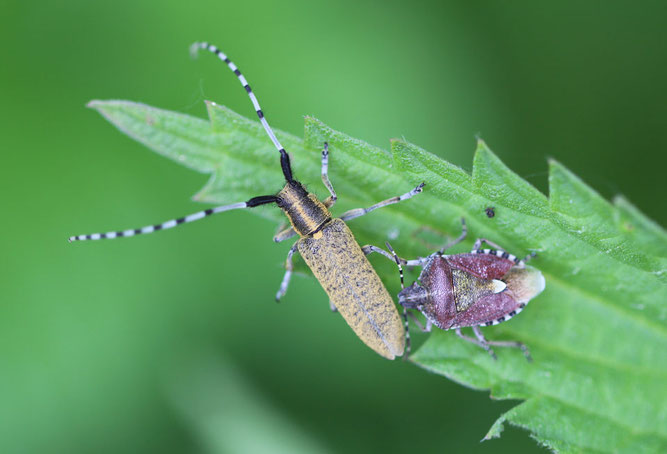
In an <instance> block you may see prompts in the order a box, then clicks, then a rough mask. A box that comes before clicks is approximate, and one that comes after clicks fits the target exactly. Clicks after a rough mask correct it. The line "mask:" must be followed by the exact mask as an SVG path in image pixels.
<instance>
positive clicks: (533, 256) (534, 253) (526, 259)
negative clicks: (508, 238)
mask: <svg viewBox="0 0 667 454" xmlns="http://www.w3.org/2000/svg"><path fill="white" fill-rule="evenodd" d="M536 256H537V252H535V251H533V252H531V253H530V254H528V255H527V256H525V257H524V258H523V260H521V261H522V262H524V263H525V262H527V261H529V260H531V259H534V258H535V257H536Z"/></svg>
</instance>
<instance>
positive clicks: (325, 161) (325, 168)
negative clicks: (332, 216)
mask: <svg viewBox="0 0 667 454" xmlns="http://www.w3.org/2000/svg"><path fill="white" fill-rule="evenodd" d="M322 183H324V186H326V187H327V189H328V190H329V194H331V196H329V197H327V199H326V200H325V201H324V205H325V206H326V207H327V208H331V207H332V206H334V203H336V200H338V197H337V196H336V191H334V188H333V185H332V184H331V181H329V144H328V143H327V142H324V149H323V150H322Z"/></svg>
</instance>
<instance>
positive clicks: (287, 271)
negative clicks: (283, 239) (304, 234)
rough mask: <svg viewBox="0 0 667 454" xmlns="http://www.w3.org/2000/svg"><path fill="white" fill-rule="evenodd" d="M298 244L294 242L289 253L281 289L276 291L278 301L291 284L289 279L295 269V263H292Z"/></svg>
mask: <svg viewBox="0 0 667 454" xmlns="http://www.w3.org/2000/svg"><path fill="white" fill-rule="evenodd" d="M296 245H297V243H294V246H292V247H291V248H290V250H289V252H288V253H287V259H286V260H285V275H284V276H283V281H282V282H281V283H280V289H279V290H278V292H277V293H276V302H277V303H278V302H280V298H282V297H283V296H284V295H285V293H286V292H287V286H288V285H289V281H290V279H291V278H292V270H293V269H294V265H292V256H293V255H294V253H295V252H296Z"/></svg>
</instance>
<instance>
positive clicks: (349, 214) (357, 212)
mask: <svg viewBox="0 0 667 454" xmlns="http://www.w3.org/2000/svg"><path fill="white" fill-rule="evenodd" d="M425 184H426V183H421V184H420V185H419V186H417V187H416V188H414V189H413V190H412V191H410V192H406V193H405V194H403V195H400V196H396V197H392V198H390V199H387V200H383V201H382V202H379V203H376V204H375V205H373V206H370V207H368V208H355V209H353V210H350V211H346V212H345V213H343V214H342V215H341V216H340V218H341V219H342V220H343V221H349V220H350V219H354V218H358V217H359V216H363V215H365V214H368V213H370V212H371V211H373V210H377V209H378V208H382V207H385V206H387V205H393V204H394V203H398V202H402V201H403V200H408V199H411V198H412V197H414V196H416V195H417V194H419V193H420V192H422V189H423V188H424V185H425Z"/></svg>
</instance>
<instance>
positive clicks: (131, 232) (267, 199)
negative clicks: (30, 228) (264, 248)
mask: <svg viewBox="0 0 667 454" xmlns="http://www.w3.org/2000/svg"><path fill="white" fill-rule="evenodd" d="M271 202H275V197H273V196H264V197H255V198H254V199H251V200H249V201H247V202H239V203H233V204H231V205H223V206H219V207H215V208H209V209H206V210H203V211H198V212H196V213H192V214H190V215H188V216H184V217H182V218H178V219H172V220H170V221H167V222H163V223H162V224H156V225H147V226H145V227H141V228H139V229H128V230H119V231H116V232H107V233H91V234H88V235H77V236H71V237H69V241H70V242H72V241H84V240H111V239H113V238H120V237H128V236H135V235H142V234H144V233H153V232H157V231H158V230H167V229H171V228H173V227H176V226H177V225H181V224H186V223H188V222H194V221H198V220H200V219H203V218H205V217H207V216H210V215H212V214H216V213H222V212H223V211H229V210H238V209H241V208H251V207H254V206H257V205H262V204H264V203H271Z"/></svg>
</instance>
